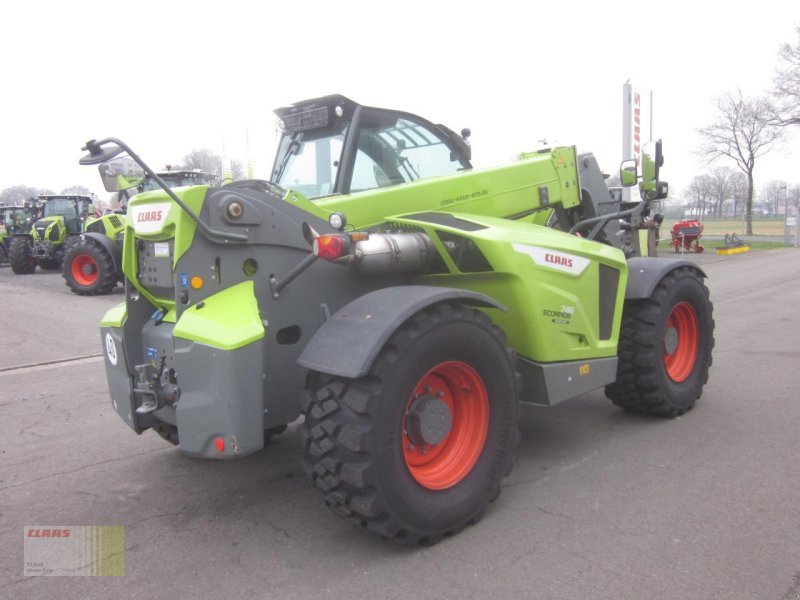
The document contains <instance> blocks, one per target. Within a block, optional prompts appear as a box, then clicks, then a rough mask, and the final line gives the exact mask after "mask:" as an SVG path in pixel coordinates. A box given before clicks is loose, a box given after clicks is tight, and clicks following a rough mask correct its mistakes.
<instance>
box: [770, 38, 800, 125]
mask: <svg viewBox="0 0 800 600" xmlns="http://www.w3.org/2000/svg"><path fill="white" fill-rule="evenodd" d="M775 71H776V72H775V79H774V81H773V87H772V97H773V99H774V108H775V112H774V116H773V119H774V122H776V123H778V124H779V125H782V126H786V125H800V26H798V27H797V41H796V42H795V44H794V45H791V44H788V43H786V44H782V45H781V48H780V58H779V60H778V67H777V69H776V70H775Z"/></svg>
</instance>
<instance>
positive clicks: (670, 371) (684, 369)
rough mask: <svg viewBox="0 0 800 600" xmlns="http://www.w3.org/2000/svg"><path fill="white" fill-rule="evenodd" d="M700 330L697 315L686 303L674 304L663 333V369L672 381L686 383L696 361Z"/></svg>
mask: <svg viewBox="0 0 800 600" xmlns="http://www.w3.org/2000/svg"><path fill="white" fill-rule="evenodd" d="M699 342H700V329H699V327H698V325H697V314H696V313H695V312H694V307H693V306H692V305H691V304H689V303H688V302H681V303H679V304H676V305H675V306H674V307H673V309H672V312H670V313H669V316H668V317H667V324H666V328H665V332H664V367H665V368H666V370H667V375H668V376H669V378H670V379H672V381H674V382H676V383H680V382H682V381H686V379H687V378H688V377H689V375H691V373H692V370H693V369H694V364H695V362H696V361H697V346H698V344H699Z"/></svg>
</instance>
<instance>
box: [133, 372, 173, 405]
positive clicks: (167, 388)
mask: <svg viewBox="0 0 800 600" xmlns="http://www.w3.org/2000/svg"><path fill="white" fill-rule="evenodd" d="M134 370H135V372H136V386H135V387H134V389H133V397H134V399H135V401H136V403H137V404H138V405H139V406H138V408H137V409H136V414H139V415H147V414H150V413H151V412H154V411H156V410H158V409H159V408H162V407H163V406H164V405H165V404H174V403H176V402H177V401H178V399H179V398H180V396H181V389H180V388H179V387H178V386H177V385H175V384H174V383H162V382H161V374H162V372H163V371H164V361H163V360H162V361H161V368H160V369H158V370H156V367H155V365H153V364H152V363H145V364H143V365H136V366H135V367H134Z"/></svg>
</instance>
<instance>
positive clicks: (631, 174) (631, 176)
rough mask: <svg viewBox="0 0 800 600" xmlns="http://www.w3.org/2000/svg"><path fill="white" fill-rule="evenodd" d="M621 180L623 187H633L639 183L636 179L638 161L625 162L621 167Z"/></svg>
mask: <svg viewBox="0 0 800 600" xmlns="http://www.w3.org/2000/svg"><path fill="white" fill-rule="evenodd" d="M619 180H620V183H621V184H622V187H633V186H634V185H636V183H637V182H638V178H637V177H636V161H635V160H633V159H630V160H624V161H622V164H621V165H620V166H619Z"/></svg>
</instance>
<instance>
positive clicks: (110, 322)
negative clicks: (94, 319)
mask: <svg viewBox="0 0 800 600" xmlns="http://www.w3.org/2000/svg"><path fill="white" fill-rule="evenodd" d="M127 317H128V307H127V304H126V303H125V302H122V303H120V304H117V305H116V306H115V307H113V308H111V309H109V310H108V311H107V312H106V314H105V315H103V319H102V320H101V321H100V327H122V325H123V324H124V323H125V319H126V318H127Z"/></svg>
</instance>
